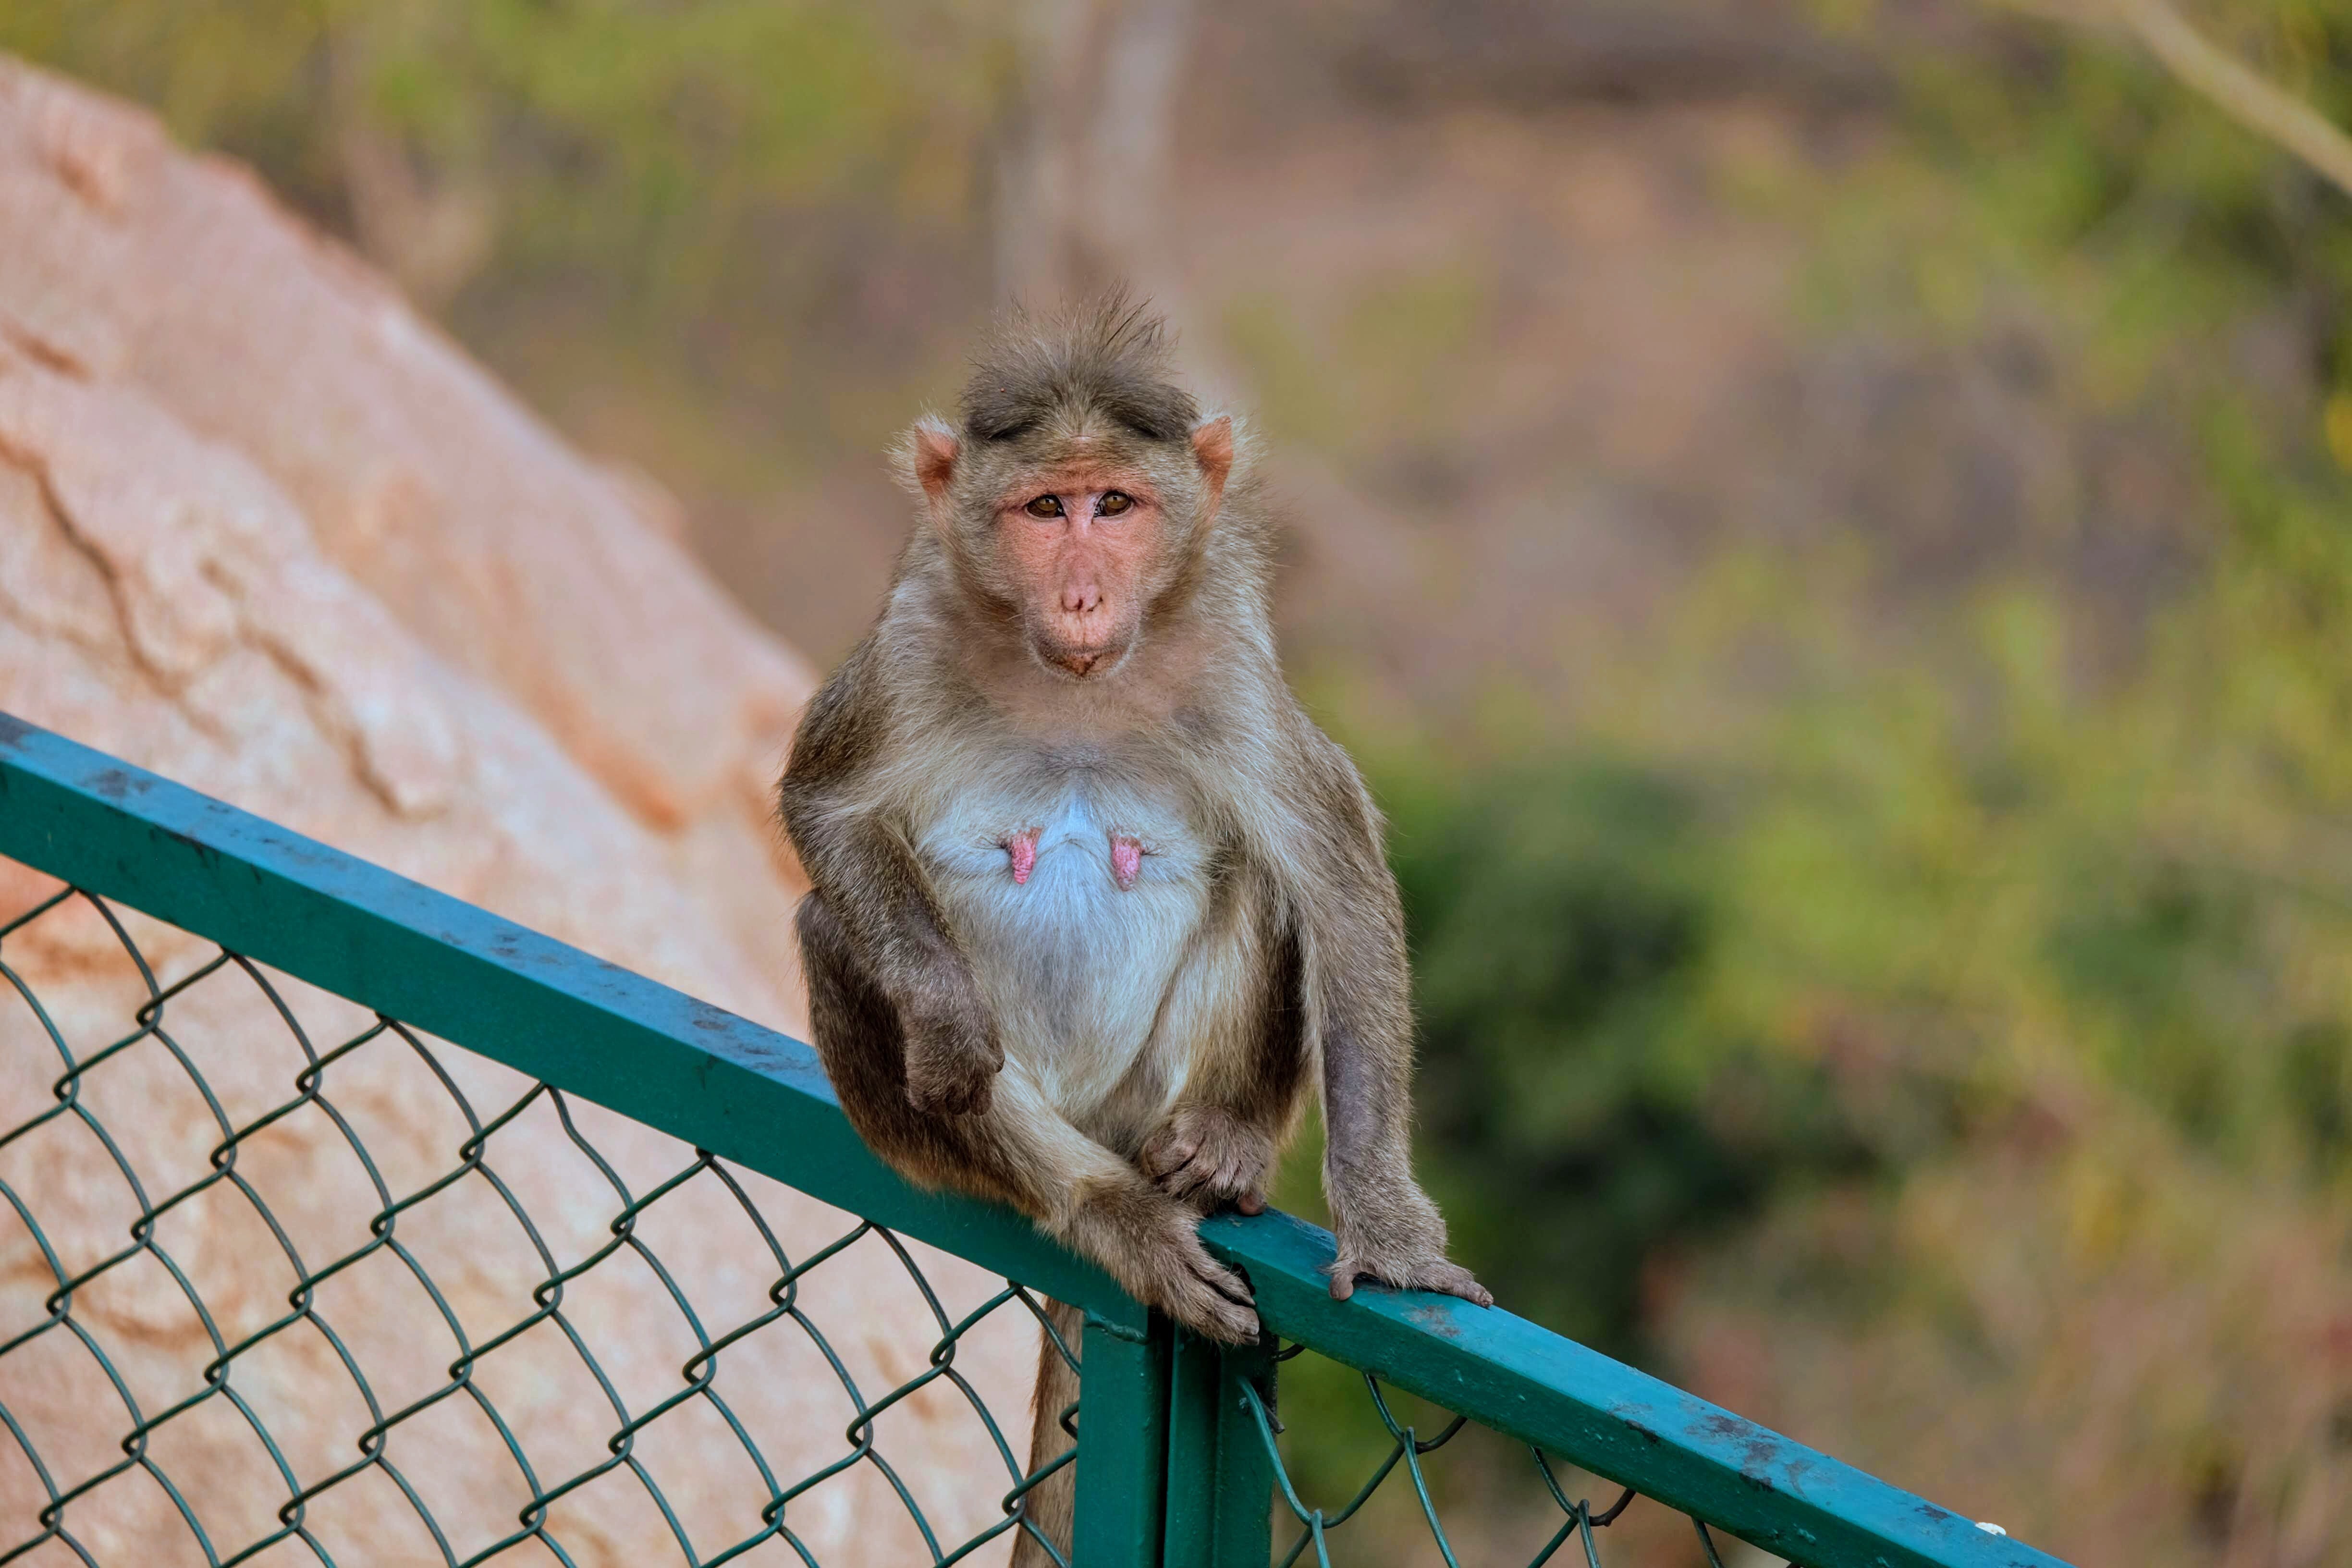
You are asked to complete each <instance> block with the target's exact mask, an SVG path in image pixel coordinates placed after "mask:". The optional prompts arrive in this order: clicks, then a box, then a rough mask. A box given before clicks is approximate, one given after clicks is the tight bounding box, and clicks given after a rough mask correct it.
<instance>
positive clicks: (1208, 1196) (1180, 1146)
mask: <svg viewBox="0 0 2352 1568" xmlns="http://www.w3.org/2000/svg"><path fill="white" fill-rule="evenodd" d="M1136 1163H1137V1164H1139V1165H1140V1166H1141V1167H1142V1169H1143V1173H1144V1174H1145V1175H1147V1176H1149V1177H1150V1178H1151V1180H1152V1182H1153V1183H1154V1184H1157V1185H1158V1187H1159V1188H1160V1191H1161V1192H1163V1193H1166V1194H1168V1195H1169V1196H1170V1197H1171V1198H1175V1199H1178V1200H1180V1201H1181V1202H1184V1203H1188V1204H1191V1205H1192V1206H1193V1207H1194V1208H1196V1209H1199V1210H1200V1211H1201V1212H1202V1214H1210V1213H1213V1212H1214V1211H1215V1210H1216V1208H1217V1207H1218V1206H1219V1205H1223V1204H1231V1205H1234V1207H1235V1208H1237V1209H1239V1210H1241V1211H1242V1213H1244V1214H1263V1213H1265V1172H1266V1167H1267V1166H1268V1165H1271V1164H1272V1163H1274V1140H1273V1139H1272V1138H1271V1137H1269V1136H1268V1135H1267V1134H1266V1132H1265V1130H1264V1129H1262V1128H1258V1127H1253V1126H1251V1125H1250V1124H1249V1123H1248V1122H1246V1121H1243V1120H1242V1119H1241V1118H1240V1117H1238V1116H1235V1115H1234V1113H1233V1112H1232V1111H1230V1110H1225V1109H1224V1108H1223V1107H1222V1106H1215V1105H1187V1106H1184V1107H1182V1108H1181V1109H1180V1110H1177V1112H1176V1114H1175V1115H1173V1116H1171V1117H1170V1118H1169V1119H1168V1121H1167V1124H1166V1125H1165V1126H1163V1127H1161V1128H1160V1131H1157V1132H1155V1133H1153V1134H1152V1135H1151V1136H1150V1138H1149V1139H1148V1140H1146V1141H1145V1142H1144V1145H1143V1152H1142V1153H1141V1154H1139V1155H1138V1156H1137V1157H1136Z"/></svg>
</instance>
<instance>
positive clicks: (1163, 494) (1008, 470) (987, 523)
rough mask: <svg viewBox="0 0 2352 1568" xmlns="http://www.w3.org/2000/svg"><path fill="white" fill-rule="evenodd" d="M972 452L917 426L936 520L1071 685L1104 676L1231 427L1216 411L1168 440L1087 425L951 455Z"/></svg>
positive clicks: (1196, 508)
mask: <svg viewBox="0 0 2352 1568" xmlns="http://www.w3.org/2000/svg"><path fill="white" fill-rule="evenodd" d="M1024 447H1026V448H1027V449H1022V448H1024ZM967 450H969V449H968V448H965V447H963V446H962V444H961V443H960V442H958V441H957V440H956V439H955V437H952V436H950V435H949V434H947V433H946V432H943V431H934V430H930V429H923V428H919V429H918V430H917V432H916V434H915V458H916V465H917V475H918V478H919V479H920V480H921V481H922V484H923V488H924V489H925V491H926V492H927V494H929V497H930V500H931V505H932V508H933V510H934V516H935V519H936V520H937V521H940V523H942V524H943V525H944V526H945V529H946V531H948V532H950V534H951V535H953V536H955V537H954V539H953V542H954V545H955V547H956V549H957V552H958V553H959V554H960V555H961V556H962V558H963V559H964V560H965V561H966V562H967V563H969V564H970V566H971V569H972V570H973V572H974V574H975V575H976V576H977V577H979V578H980V579H981V580H982V584H983V586H984V589H985V591H986V592H987V594H988V595H989V596H990V597H992V598H993V599H995V600H996V601H997V603H999V604H1000V605H1005V606H1008V607H1010V608H1011V609H1012V610H1013V612H1014V613H1015V616H1017V619H1018V621H1019V624H1020V627H1021V631H1022V634H1023V636H1024V637H1025V638H1026V639H1027V642H1028V645H1029V650H1030V651H1031V652H1032V653H1033V654H1034V656H1035V657H1036V658H1037V659H1038V661H1039V662H1040V663H1042V664H1044V665H1045V667H1046V668H1050V669H1053V670H1055V671H1057V672H1058V673H1060V674H1062V675H1064V676H1066V677H1067V678H1069V679H1074V680H1089V679H1101V678H1102V677H1104V676H1107V675H1108V674H1110V673H1111V672H1112V671H1114V670H1116V669H1117V668H1118V667H1119V665H1120V664H1121V663H1122V662H1123V661H1124V660H1125V658H1127V655H1128V654H1129V651H1130V650H1131V649H1132V648H1133V647H1135V645H1136V643H1137V641H1138V640H1139V637H1140V636H1141V634H1142V632H1143V629H1144V623H1145V619H1146V617H1147V616H1148V615H1149V613H1150V609H1151V606H1152V605H1154V604H1155V603H1156V602H1157V601H1158V600H1159V599H1160V595H1162V594H1163V593H1164V592H1165V591H1166V590H1167V588H1168V585H1169V584H1170V583H1171V582H1172V581H1173V580H1174V579H1175V577H1176V575H1177V574H1178V571H1179V568H1180V565H1181V561H1182V559H1183V558H1184V556H1185V554H1186V553H1187V552H1188V550H1189V547H1190V543H1191V542H1192V540H1193V539H1195V538H1197V537H1198V536H1199V531H1200V530H1201V529H1202V528H1203V527H1204V526H1206V524H1207V523H1208V522H1209V521H1211V520H1212V519H1213V517H1214V515H1215V511H1216V507H1217V503H1218V500H1220V499H1221V497H1222V494H1223V487H1224V479H1225V474H1226V470H1227V469H1228V468H1229V467H1230V465H1231V462H1232V433H1231V426H1230V425H1229V424H1228V423H1227V422H1226V421H1224V420H1222V419H1219V420H1215V421H1213V422H1211V423H1210V424H1209V425H1204V426H1202V427H1201V430H1200V431H1198V432H1196V433H1195V434H1194V435H1193V437H1192V439H1191V440H1189V441H1178V442H1172V443H1171V442H1157V443H1141V442H1134V441H1128V440H1122V439H1120V438H1119V437H1117V436H1113V435H1106V434H1101V433H1098V432H1088V431H1085V430H1081V431H1078V432H1076V433H1074V434H1069V435H1065V436H1062V437H1057V438H1055V439H1053V440H1051V441H1050V442H1045V441H1040V442H1038V443H1036V444H1035V445H1034V446H1030V445H1029V444H1027V443H1017V444H1014V446H1013V448H1012V449H1006V448H1004V447H996V446H995V444H993V443H992V444H990V446H989V447H981V448H980V449H979V450H976V451H971V453H970V457H971V461H970V462H969V463H968V464H959V462H958V458H960V457H963V456H964V455H965V453H966V451H967ZM959 467H968V468H969V469H970V470H971V471H969V472H966V473H961V474H959V473H957V472H956V471H955V470H956V469H957V468H959ZM958 481H960V482H958ZM958 492H961V493H958Z"/></svg>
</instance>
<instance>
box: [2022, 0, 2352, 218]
mask: <svg viewBox="0 0 2352 1568" xmlns="http://www.w3.org/2000/svg"><path fill="white" fill-rule="evenodd" d="M2006 3H2007V4H2008V5H2011V8H2013V9H2016V10H2021V11H2030V12H2032V13H2033V14H2035V15H2037V16H2050V17H2053V18H2056V19H2058V20H2062V21H2067V22H2074V23H2078V24H2080V23H2095V22H2097V21H2099V20H2101V19H2103V18H2104V19H2112V20H2114V21H2116V22H2119V23H2121V24H2122V25H2123V26H2124V27H2126V29H2128V30H2129V31H2130V32H2131V34H2132V35H2133V36H2134V37H2137V38H2138V39H2139V41H2140V42H2141V43H2142V44H2143V45H2145V46H2146V47H2147V51H2148V52H2149V53H2150V54H2152V55H2154V56H2155V57H2156V58H2158V60H2159V61H2161V62H2162V63H2163V65H2164V67H2165V68H2166V69H2167V70H2169V71H2170V72H2171V73H2172V74H2173V76H2174V77H2176V78H2177V79H2179V80H2180V81H2181V82H2182V83H2183V84H2185V85H2186V86H2187V87H2189V89H2191V90H2192V91H2195V92H2197V93H2200V94H2201V95H2202V96H2203V97H2205V98H2206V99H2207V100H2210V102H2211V103H2212V104H2213V105H2214V106H2215V107H2216V108H2218V109H2220V110H2221V112H2222V113H2224V114H2226V115H2228V116H2229V117H2230V118H2231V119H2232V120H2234V121H2237V122H2238V123H2239V124H2241V125H2242V126H2244V127H2245V128H2246V129H2247V130H2249V131H2252V132H2254V133H2255V134H2256V135H2258V136H2261V137H2263V138H2264V139H2266V140H2268V141H2270V142H2274V143H2276V144H2277V145H2279V146H2281V147H2284V148H2285V149H2286V150H2287V151H2288V152H2290V153H2294V155H2295V156H2296V157H2298V158H2300V159H2302V160H2303V161H2304V162H2305V163H2308V164H2310V165H2311V167H2312V168H2313V169H2315V170H2316V171H2317V172H2318V173H2319V174H2321V175H2322V176H2323V177H2325V178H2326V180H2327V181H2328V182H2329V183H2330V184H2334V185H2335V186H2336V189H2338V190H2340V191H2342V192H2343V193H2344V194H2345V195H2352V136H2347V135H2346V134H2345V133H2344V132H2342V131H2340V130H2338V129H2337V128H2336V126H2335V125H2334V124H2333V123H2331V122H2330V121H2328V120H2327V119H2326V117H2325V116H2324V115H2322V114H2321V113H2320V112H2319V111H2318V110H2315V109H2313V108H2312V107H2311V106H2310V105H2309V104H2307V103H2305V102H2304V101H2303V100H2300V99H2298V98H2296V97H2295V96H2294V94H2292V93H2290V92H2288V91H2287V90H2286V89H2284V88H2282V87H2280V86H2279V85H2278V84H2277V83H2275V82H2273V81H2272V80H2270V79H2268V78H2266V77H2264V76H2263V75H2262V73H2260V72H2259V71H2256V70H2254V69H2253V68H2251V67H2249V66H2247V65H2246V64H2245V63H2244V62H2242V61H2241V60H2238V59H2234V58H2231V56H2230V55H2228V54H2226V53H2224V52H2223V51H2222V50H2221V49H2220V48H2217V47H2214V45H2213V44H2212V43H2211V42H2210V41H2209V40H2208V39H2207V38H2206V37H2205V36H2204V35H2203V34H2201V33H2200V32H2198V30H2197V29H2196V28H2195V27H2192V26H2189V20H2188V18H2186V17H2184V16H2181V14H2180V13H2179V11H2177V10H2175V9H2173V7H2172V6H2171V5H2169V4H2168V3H2167V0H2006Z"/></svg>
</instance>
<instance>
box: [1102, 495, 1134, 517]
mask: <svg viewBox="0 0 2352 1568" xmlns="http://www.w3.org/2000/svg"><path fill="white" fill-rule="evenodd" d="M1134 504H1135V498H1134V497H1133V496H1130V495H1129V494H1128V493H1127V492H1126V491H1124V490H1106V491H1105V492H1104V493H1103V499H1102V500H1100V501H1098V502H1097V503H1096V504H1095V515H1096V516H1097V517H1117V516H1118V514H1119V513H1120V512H1123V511H1125V510H1127V509H1128V508H1129V507H1131V506H1133V505H1134Z"/></svg>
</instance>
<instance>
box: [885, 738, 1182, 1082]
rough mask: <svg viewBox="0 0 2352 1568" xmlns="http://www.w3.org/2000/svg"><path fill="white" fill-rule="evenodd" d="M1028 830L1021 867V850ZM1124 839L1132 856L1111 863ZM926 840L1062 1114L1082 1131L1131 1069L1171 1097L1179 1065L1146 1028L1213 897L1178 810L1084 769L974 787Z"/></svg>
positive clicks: (1024, 1049)
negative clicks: (1028, 850) (1030, 853)
mask: <svg viewBox="0 0 2352 1568" xmlns="http://www.w3.org/2000/svg"><path fill="white" fill-rule="evenodd" d="M1033 832H1034V835H1035V838H1034V846H1035V848H1034V860H1033V861H1030V862H1029V863H1028V864H1027V866H1026V868H1025V869H1026V875H1025V877H1021V876H1018V875H1016V872H1017V870H1018V869H1019V866H1018V861H1020V860H1021V859H1025V858H1026V857H1025V856H1021V855H1018V854H1016V850H1015V848H1014V845H1015V842H1016V841H1017V840H1021V839H1023V838H1024V837H1026V836H1027V835H1029V834H1031V833H1033ZM1118 840H1125V841H1127V843H1128V844H1129V845H1137V846H1139V847H1140V849H1141V856H1140V859H1139V860H1137V859H1136V858H1134V855H1133V851H1132V850H1130V851H1129V857H1128V858H1127V862H1126V864H1125V865H1124V866H1121V865H1120V864H1118V861H1117V859H1116V858H1115V848H1114V845H1115V842H1116V841H1118ZM920 847H921V850H922V853H923V857H924V858H925V859H926V860H927V861H928V862H929V866H930V869H931V873H932V876H933V878H934V879H935V885H936V886H937V888H938V889H939V892H940V899H941V900H942V901H943V902H944V903H945V905H946V906H947V907H946V910H945V911H944V912H945V913H946V914H947V916H948V919H949V921H950V923H951V924H952V925H953V926H954V927H955V930H956V934H957V936H958V937H959V938H960V939H961V942H963V944H964V948H965V952H967V953H968V954H969V956H970V957H971V960H972V963H973V964H974V966H975V967H976V968H977V969H978V971H979V979H980V983H981V988H982V993H983V994H985V995H986V997H987V998H988V1001H989V1003H990V1005H992V1007H993V1008H994V1009H995V1012H996V1016H997V1019H998V1022H999V1025H1000V1026H1001V1027H1002V1028H1003V1037H1004V1048H1005V1054H1006V1056H1007V1057H1008V1058H1011V1059H1012V1060H1013V1062H1015V1063H1017V1064H1019V1066H1020V1068H1022V1069H1024V1070H1025V1071H1026V1072H1027V1073H1028V1074H1029V1076H1030V1077H1031V1078H1032V1079H1034V1081H1035V1082H1036V1084H1037V1085H1038V1087H1039V1089H1041V1090H1042V1091H1043V1092H1044V1093H1045V1097H1046V1098H1047V1099H1048V1100H1050V1101H1052V1102H1053V1103H1054V1105H1055V1107H1056V1108H1057V1109H1059V1110H1061V1112H1062V1114H1063V1115H1065V1116H1066V1117H1068V1118H1069V1119H1070V1120H1071V1121H1074V1122H1076V1123H1077V1124H1078V1125H1079V1126H1080V1127H1082V1128H1083V1127H1087V1126H1088V1124H1089V1123H1090V1122H1091V1121H1094V1120H1095V1119H1096V1113H1097V1110H1100V1109H1101V1108H1103V1107H1104V1106H1106V1104H1107V1103H1108V1102H1109V1101H1110V1100H1111V1099H1112V1097H1113V1095H1114V1093H1115V1091H1117V1090H1118V1089H1120V1087H1121V1085H1122V1084H1126V1085H1128V1087H1129V1091H1130V1092H1129V1096H1128V1097H1127V1098H1129V1099H1131V1098H1132V1090H1133V1089H1134V1087H1135V1081H1134V1080H1135V1079H1138V1078H1139V1077H1148V1078H1150V1079H1152V1080H1153V1081H1152V1085H1151V1092H1150V1098H1152V1099H1155V1100H1163V1101H1164V1100H1172V1099H1173V1097H1174V1095H1175V1093H1176V1091H1177V1090H1178V1089H1181V1087H1182V1074H1183V1069H1184V1063H1183V1061H1182V1059H1181V1053H1174V1052H1159V1053H1151V1047H1152V1045H1153V1026H1154V1024H1155V1022H1156V1021H1157V1020H1158V1019H1159V1018H1160V1004H1161V1000H1162V998H1163V997H1165V996H1166V995H1167V994H1168V992H1169V989H1170V986H1171V984H1172V983H1173V981H1174V980H1175V978H1176V975H1177V973H1178V969H1179V966H1180V965H1181V963H1182V962H1183V960H1184V958H1185V955H1186V952H1187V948H1188V945H1189V944H1190V942H1191V940H1192V935H1193V932H1194V931H1195V930H1196V929H1197V928H1198V927H1199V926H1200V924H1201V921H1202V917H1203V915H1204V913H1205V912H1206V910H1207V908H1208V901H1209V855H1208V850H1207V847H1206V846H1204V845H1203V844H1202V842H1201V841H1200V839H1199V837H1197V835H1196V834H1195V833H1194V832H1193V831H1192V827H1191V826H1190V825H1189V824H1188V823H1186V822H1185V820H1184V818H1183V816H1181V813H1180V812H1179V811H1177V810H1175V809H1172V808H1171V806H1170V805H1168V804H1166V803H1156V802H1153V801H1150V800H1148V799H1144V798H1140V797H1139V796H1137V795H1134V794H1132V793H1130V792H1129V791H1127V790H1124V789H1122V788H1120V787H1119V786H1118V785H1117V784H1113V783H1107V782H1105V781H1103V780H1102V779H1101V778H1100V777H1099V775H1097V774H1094V773H1087V772H1078V773H1070V774H1065V775H1062V776H1058V777H1054V778H1049V779H1044V780H1038V781H1032V782H1031V783H1030V784H1028V787H1025V788H1014V789H1004V790H985V791H980V792H975V794H974V795H971V797H968V798H967V799H965V800H962V801H960V802H959V803H958V804H957V805H956V806H955V807H953V808H952V809H951V810H950V811H949V812H948V813H947V814H946V815H945V816H942V817H941V818H940V820H939V821H938V822H936V823H934V824H933V825H931V826H930V827H929V830H928V831H927V832H925V833H924V834H923V835H922V837H921V844H920ZM1121 871H1126V872H1127V873H1128V876H1127V877H1126V878H1124V879H1123V878H1122V876H1121V875H1120V872H1121ZM1123 880H1125V881H1127V882H1128V883H1129V885H1125V886H1123V885H1122V881H1123ZM1147 1054H1152V1060H1151V1061H1150V1063H1147V1062H1146V1057H1147ZM1139 1068H1142V1069H1143V1071H1142V1072H1141V1073H1140V1074H1139V1070H1138V1069H1139Z"/></svg>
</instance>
